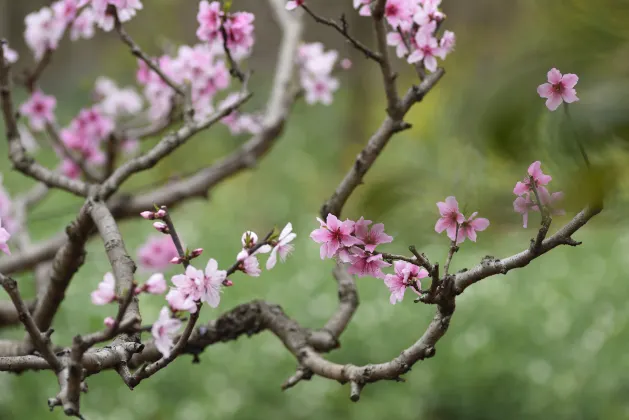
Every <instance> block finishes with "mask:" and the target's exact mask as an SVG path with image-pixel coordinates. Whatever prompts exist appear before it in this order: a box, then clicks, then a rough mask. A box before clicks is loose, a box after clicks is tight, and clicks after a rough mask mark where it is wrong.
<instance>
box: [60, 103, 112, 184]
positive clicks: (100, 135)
mask: <svg viewBox="0 0 629 420" xmlns="http://www.w3.org/2000/svg"><path fill="white" fill-rule="evenodd" d="M114 128H115V123H114V120H113V119H112V118H111V117H110V116H108V115H106V114H105V113H104V112H103V111H102V110H101V109H100V107H98V106H93V107H91V108H85V109H82V110H81V111H79V114H78V115H77V116H76V117H75V118H74V119H73V120H72V121H71V122H70V124H69V125H68V127H66V128H64V129H62V130H61V132H60V136H61V141H62V142H63V144H64V145H65V147H66V148H68V149H69V150H73V151H75V152H78V154H79V156H80V158H81V159H82V160H83V161H84V162H86V163H88V164H91V165H96V166H98V165H102V164H103V163H104V162H105V154H104V152H103V151H102V147H101V146H102V144H103V143H104V142H105V141H106V140H108V139H109V135H110V134H111V133H112V132H113V130H114ZM58 154H59V155H60V156H63V164H62V168H63V172H64V174H65V175H66V176H68V177H70V178H77V177H79V176H80V174H81V173H80V169H79V168H78V167H77V166H76V165H75V164H74V162H72V161H71V160H69V159H68V158H66V157H65V156H64V155H63V153H61V152H58Z"/></svg>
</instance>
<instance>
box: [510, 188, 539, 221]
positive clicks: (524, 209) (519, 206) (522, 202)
mask: <svg viewBox="0 0 629 420" xmlns="http://www.w3.org/2000/svg"><path fill="white" fill-rule="evenodd" d="M536 209H537V206H536V205H535V203H534V202H533V200H531V194H530V193H527V194H524V195H521V196H520V197H518V198H516V199H515V201H514V202H513V210H515V212H516V213H520V214H521V215H522V225H523V227H524V228H526V227H527V225H528V222H529V212H531V211H535V210H536Z"/></svg>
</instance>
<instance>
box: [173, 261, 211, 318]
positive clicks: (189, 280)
mask: <svg viewBox="0 0 629 420" xmlns="http://www.w3.org/2000/svg"><path fill="white" fill-rule="evenodd" d="M171 281H172V283H173V284H174V285H175V287H176V288H177V291H178V292H179V294H180V295H181V298H183V303H182V304H180V305H178V306H179V307H177V308H175V305H173V304H172V303H171V307H173V308H175V309H180V307H186V308H190V309H187V310H189V311H190V312H196V304H195V305H194V309H192V308H191V305H190V302H198V301H200V300H201V296H202V294H203V292H204V289H203V285H204V274H203V271H201V270H199V269H196V268H195V267H194V266H192V265H189V266H188V267H187V268H186V271H185V273H184V274H177V275H175V276H173V277H172V279H171ZM166 299H167V300H168V296H166ZM169 302H170V301H169Z"/></svg>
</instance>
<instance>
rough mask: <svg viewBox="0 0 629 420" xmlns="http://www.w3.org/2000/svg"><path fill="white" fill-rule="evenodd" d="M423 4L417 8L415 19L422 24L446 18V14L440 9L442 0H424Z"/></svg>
mask: <svg viewBox="0 0 629 420" xmlns="http://www.w3.org/2000/svg"><path fill="white" fill-rule="evenodd" d="M422 3H423V4H422V5H421V6H420V7H418V8H417V9H416V10H415V15H414V16H413V20H414V21H415V23H417V24H418V25H420V26H423V25H426V24H428V23H430V22H441V21H442V20H443V19H445V17H446V15H444V14H443V13H442V12H441V11H440V10H439V5H440V4H441V0H424V1H423V2H422Z"/></svg>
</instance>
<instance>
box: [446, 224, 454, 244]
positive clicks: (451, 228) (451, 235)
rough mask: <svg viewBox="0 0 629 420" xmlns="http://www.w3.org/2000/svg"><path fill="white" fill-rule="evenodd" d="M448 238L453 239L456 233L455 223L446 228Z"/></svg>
mask: <svg viewBox="0 0 629 420" xmlns="http://www.w3.org/2000/svg"><path fill="white" fill-rule="evenodd" d="M446 232H447V234H448V238H450V239H451V240H453V241H454V238H455V235H456V223H452V224H451V225H450V226H448V229H447V231H446Z"/></svg>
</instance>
